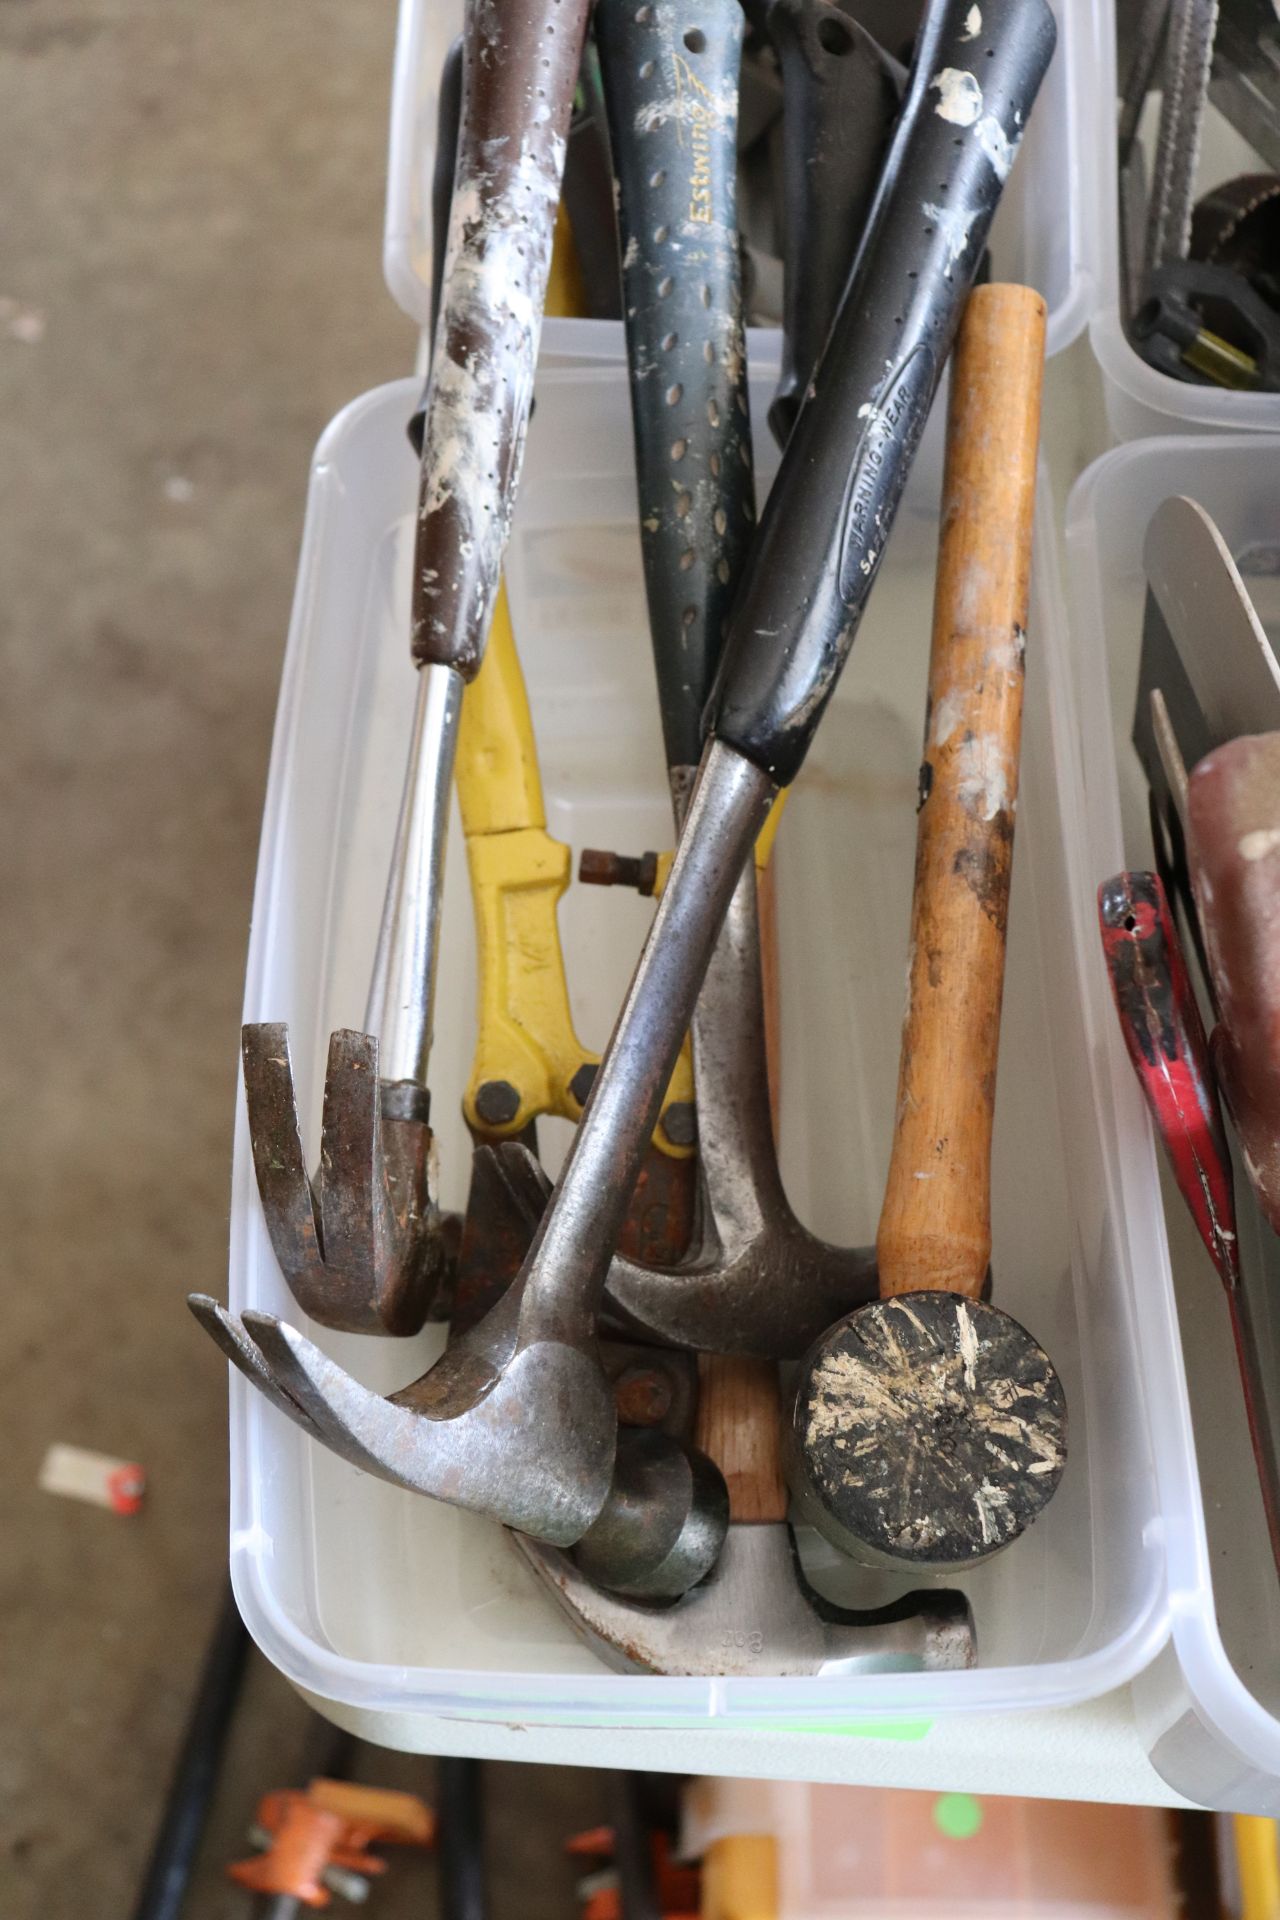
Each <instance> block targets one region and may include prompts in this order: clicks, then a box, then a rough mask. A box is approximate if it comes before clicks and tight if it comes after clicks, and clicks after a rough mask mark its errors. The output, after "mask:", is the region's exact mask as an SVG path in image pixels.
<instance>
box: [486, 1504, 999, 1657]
mask: <svg viewBox="0 0 1280 1920" xmlns="http://www.w3.org/2000/svg"><path fill="white" fill-rule="evenodd" d="M513 1537H514V1538H515V1540H516V1544H517V1545H518V1546H519V1548H520V1549H521V1551H522V1552H523V1554H524V1555H525V1558H526V1559H527V1560H528V1561H529V1563H530V1565H531V1566H532V1567H533V1568H534V1569H535V1571H536V1572H537V1573H538V1575H539V1576H540V1578H541V1579H542V1580H543V1581H544V1582H545V1583H546V1585H547V1586H548V1587H549V1588H550V1590H551V1592H552V1593H553V1594H554V1595H555V1597H556V1599H557V1600H558V1601H559V1603H560V1605H561V1606H562V1607H563V1608H564V1610H565V1612H566V1613H567V1614H568V1615H569V1617H570V1618H571V1619H572V1620H573V1622H574V1624H575V1625H576V1626H577V1627H578V1629H579V1631H580V1632H581V1633H582V1635H583V1636H584V1638H585V1639H586V1640H587V1641H588V1642H589V1644H590V1645H591V1646H593V1647H594V1648H595V1650H596V1652H597V1653H599V1654H600V1656H601V1658H602V1659H604V1660H605V1661H607V1662H608V1664H609V1665H610V1666H612V1667H615V1668H616V1669H618V1671H620V1672H623V1673H635V1672H640V1673H662V1674H669V1675H750V1676H753V1677H756V1678H759V1677H763V1676H765V1675H779V1676H786V1675H801V1674H823V1673H833V1674H834V1673H906V1672H910V1671H912V1670H914V1669H917V1668H929V1669H932V1670H941V1669H953V1668H959V1667H971V1666H973V1665H974V1663H975V1660H976V1657H977V1655H976V1642H975V1638H974V1631H973V1620H972V1616H971V1615H970V1612H969V1606H968V1602H967V1601H966V1600H965V1599H964V1596H963V1595H962V1594H955V1593H947V1592H943V1591H939V1592H936V1593H917V1594H909V1595H908V1596H907V1598H906V1599H904V1600H901V1601H899V1602H897V1603H895V1605H893V1606H891V1607H880V1608H876V1609H875V1610H874V1611H871V1612H866V1613H851V1612H848V1611H846V1610H845V1609H844V1608H841V1607H835V1606H832V1605H831V1604H830V1603H829V1602H827V1601H825V1600H823V1599H822V1598H821V1597H820V1596H819V1595H818V1594H816V1593H815V1592H814V1590H813V1588H812V1587H811V1586H810V1585H809V1583H808V1581H807V1580H806V1579H805V1577H804V1574H803V1572H802V1570H801V1567H800V1562H799V1559H798V1557H797V1555H796V1551H795V1545H794V1542H793V1540H792V1535H791V1529H790V1527H789V1526H788V1525H787V1524H786V1522H785V1521H775V1522H763V1523H757V1524H745V1523H743V1522H736V1523H735V1524H734V1525H732V1526H731V1527H730V1528H729V1532H728V1536H727V1538H726V1540H725V1544H724V1547H723V1549H722V1551H721V1554H720V1558H719V1561H718V1562H717V1564H716V1566H715V1568H714V1570H713V1571H712V1573H711V1574H710V1575H709V1576H708V1578H707V1579H705V1580H704V1581H703V1582H702V1583H701V1585H700V1586H696V1587H694V1588H693V1589H692V1590H691V1591H690V1592H688V1593H686V1594H685V1596H684V1598H683V1599H681V1600H677V1601H676V1602H675V1603H674V1605H671V1606H666V1607H658V1606H647V1605H644V1604H642V1603H640V1602H638V1601H634V1600H621V1599H618V1598H616V1597H615V1596H614V1595H612V1594H607V1593H601V1592H600V1591H599V1589H598V1588H596V1587H594V1586H592V1584H591V1582H590V1581H589V1580H588V1579H587V1578H586V1576H585V1575H584V1574H583V1573H582V1572H581V1570H580V1569H579V1568H578V1567H577V1566H575V1565H574V1563H573V1561H572V1560H571V1559H570V1558H569V1556H568V1555H567V1554H562V1553H557V1552H555V1551H554V1549H552V1548H549V1547H546V1546H543V1545H541V1544H539V1543H538V1542H536V1541H533V1540H526V1539H524V1538H523V1537H522V1536H520V1535H515V1536H513Z"/></svg>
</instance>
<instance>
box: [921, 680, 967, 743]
mask: <svg viewBox="0 0 1280 1920" xmlns="http://www.w3.org/2000/svg"><path fill="white" fill-rule="evenodd" d="M964 706H965V700H964V695H963V694H962V693H944V694H943V696H942V698H941V700H939V702H938V704H937V706H936V707H935V708H934V710H933V725H932V727H931V728H930V729H929V737H930V739H931V740H932V741H933V744H934V746H935V747H945V746H946V744H947V742H948V740H949V739H950V738H951V736H952V734H953V733H954V732H955V730H956V728H957V727H958V726H959V725H960V723H961V721H962V720H963V719H964Z"/></svg>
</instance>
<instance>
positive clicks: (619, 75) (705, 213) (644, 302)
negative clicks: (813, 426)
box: [595, 0, 754, 767]
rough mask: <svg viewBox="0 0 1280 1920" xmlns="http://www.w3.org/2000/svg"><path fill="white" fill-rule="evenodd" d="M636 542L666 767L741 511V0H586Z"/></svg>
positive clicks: (690, 761)
mask: <svg viewBox="0 0 1280 1920" xmlns="http://www.w3.org/2000/svg"><path fill="white" fill-rule="evenodd" d="M595 34H596V44H597V46H598V48H599V52H600V68H601V75H602V78H603V82H604V93H605V103H606V107H607V109H608V117H609V139H610V146H611V148H612V152H613V165H614V172H615V174H616V177H617V182H618V197H619V239H620V244H621V247H622V290H623V311H624V314H625V316H626V330H627V360H628V364H629V367H630V372H631V406H632V421H633V424H634V429H635V443H636V475H637V481H638V485H639V492H640V528H641V532H640V538H641V545H642V551H643V556H644V576H645V591H646V593H647V596H648V602H649V625H650V629H651V631H652V635H653V650H654V661H655V666H656V669H657V675H658V699H659V704H660V707H661V711H662V730H663V738H664V740H665V742H666V750H667V764H668V766H670V767H695V766H696V765H697V763H698V759H699V756H700V754H701V750H702V713H703V709H704V707H705V705H706V701H707V696H708V694H709V693H710V690H711V683H712V680H713V678H714V676H715V669H716V663H717V661H718V659H719V656H720V650H721V643H722V640H723V637H724V625H725V620H726V616H727V614H728V611H729V604H730V600H731V597H732V595H733V592H734V590H735V588H736V586H737V583H738V577H739V574H740V571H741V565H742V561H743V559H744V557H745V554H746V548H747V542H748V539H749V537H750V533H751V530H752V522H753V519H754V489H753V484H752V471H751V423H750V418H749V415H748V411H747V374H746V353H745V347H744V341H743V333H742V296H741V285H740V256H739V247H738V220H737V197H736V166H737V155H736V148H737V126H738V70H739V66H740V64H741V57H742V37H743V17H742V9H741V7H740V6H739V5H738V0H660V4H653V5H647V6H646V5H640V4H638V0H598V5H597V7H596V13H595Z"/></svg>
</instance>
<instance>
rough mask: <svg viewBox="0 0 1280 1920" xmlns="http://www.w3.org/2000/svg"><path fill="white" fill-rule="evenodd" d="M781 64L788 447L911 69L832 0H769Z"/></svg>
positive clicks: (780, 406) (781, 410)
mask: <svg viewBox="0 0 1280 1920" xmlns="http://www.w3.org/2000/svg"><path fill="white" fill-rule="evenodd" d="M768 25H769V38H770V40H772V42H773V45H774V49H775V51H776V53H777V56H778V64H779V66H780V67H781V69H782V97H783V115H782V167H783V173H782V190H783V202H784V208H785V212H786V224H785V230H784V243H785V247H786V260H785V267H786V281H785V285H784V289H783V301H784V304H783V333H782V370H781V374H780V376H779V380H778V387H777V391H776V393H775V394H774V396H773V403H772V405H771V406H770V408H769V426H770V429H771V430H772V433H773V437H774V439H775V440H776V441H777V442H778V445H779V446H785V445H786V443H787V437H788V435H789V434H790V432H791V429H792V427H793V426H794V425H795V419H796V415H797V414H798V413H799V411H800V401H801V399H802V397H803V394H804V390H805V388H806V386H807V385H808V384H809V376H810V374H811V373H812V372H813V369H814V367H815V366H816V365H817V361H818V356H819V354H820V353H821V352H822V347H823V343H824V341H825V340H826V337H827V334H828V332H829V331H830V328H831V322H832V320H833V318H834V317H835V311H836V308H837V307H838V306H839V304H840V295H841V294H842V293H843V292H844V286H845V281H846V280H847V279H848V278H849V270H850V268H851V267H852V265H853V259H854V255H855V253H856V252H857V250H858V242H859V241H860V240H861V238H862V233H863V229H864V227H865V226H866V222H867V215H868V214H869V213H870V211H871V203H872V200H873V198H874V196H875V191H876V182H877V180H878V179H879V176H880V168H881V165H882V164H883V161H884V157H885V153H886V151H887V149H888V145H889V137H890V135H891V134H892V132H893V123H894V120H895V118H896V116H897V112H898V107H899V104H900V102H901V99H902V94H903V89H904V87H905V84H906V74H905V73H904V72H903V70H902V68H901V67H900V66H899V65H898V63H897V61H896V60H892V59H891V58H890V57H889V56H888V55H887V54H886V53H885V52H884V51H883V50H882V49H881V47H880V46H879V45H878V43H877V42H876V41H875V40H873V39H872V37H871V35H870V34H869V33H868V32H867V31H866V29H865V27H862V26H860V25H859V23H858V22H857V21H856V20H852V19H850V18H849V16H848V14H847V13H845V12H843V11H842V10H841V9H840V8H839V7H837V6H833V5H832V4H830V0H773V4H772V5H771V6H770V8H769V13H768Z"/></svg>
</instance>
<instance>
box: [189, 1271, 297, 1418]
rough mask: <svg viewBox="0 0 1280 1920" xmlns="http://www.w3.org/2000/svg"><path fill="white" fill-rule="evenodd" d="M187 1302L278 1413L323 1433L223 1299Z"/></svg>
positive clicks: (194, 1296)
mask: <svg viewBox="0 0 1280 1920" xmlns="http://www.w3.org/2000/svg"><path fill="white" fill-rule="evenodd" d="M187 1305H188V1306H189V1307H190V1309H191V1311H192V1313H193V1314H194V1316H195V1318H196V1319H197V1320H198V1321H199V1322H200V1325H201V1326H202V1327H203V1328H204V1330H205V1332H206V1333H207V1334H208V1335H209V1338H210V1339H211V1340H212V1341H213V1342H214V1344H215V1346H217V1347H219V1348H220V1349H221V1351H222V1352H223V1353H224V1354H225V1355H226V1357H227V1359H228V1360H229V1361H230V1362H231V1364H232V1366H233V1367H235V1368H237V1369H238V1371H239V1372H241V1373H242V1374H243V1375H244V1377H245V1379H246V1380H248V1381H250V1382H251V1384H252V1385H253V1386H255V1387H256V1388H257V1389H258V1391H259V1393H261V1394H263V1395H264V1396H265V1398H266V1399H268V1400H269V1401H270V1402H271V1404H272V1406H273V1407H274V1408H275V1409H276V1411H277V1412H278V1413H283V1414H284V1415H285V1416H286V1418H287V1419H289V1420H292V1421H293V1423H294V1425H295V1426H299V1427H301V1428H302V1430H303V1432H304V1433H307V1434H310V1436H311V1437H312V1439H317V1438H318V1437H319V1436H318V1435H317V1433H316V1429H315V1427H314V1425H313V1424H312V1422H311V1419H310V1417H309V1415H307V1414H306V1413H304V1411H303V1409H302V1408H301V1407H300V1406H299V1404H298V1402H297V1401H296V1400H294V1399H293V1398H292V1397H291V1396H290V1395H289V1394H288V1393H286V1392H285V1390H284V1388H283V1387H282V1386H281V1385H280V1383H279V1381H278V1380H277V1379H276V1377H275V1375H274V1374H273V1373H272V1371H271V1369H270V1367H269V1366H268V1365H267V1363H266V1361H265V1360H264V1359H263V1357H262V1354H261V1352H260V1350H259V1348H258V1347H257V1346H256V1345H255V1343H254V1342H253V1341H252V1340H251V1339H250V1338H249V1336H248V1334H247V1333H246V1332H245V1330H244V1328H243V1327H242V1326H241V1325H240V1322H239V1321H238V1320H236V1319H234V1318H233V1317H232V1315H231V1314H229V1313H228V1312H227V1310H226V1308H225V1307H224V1306H223V1305H222V1304H221V1302H220V1301H217V1300H214V1299H212V1298H211V1297H210V1295H209V1294H207V1293H189V1294H188V1295H187Z"/></svg>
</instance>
